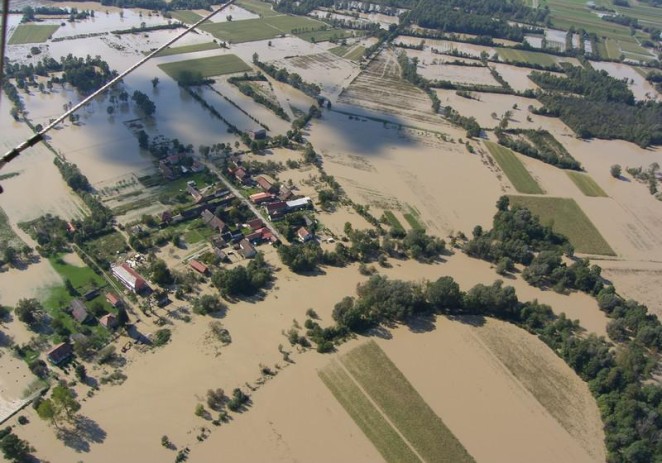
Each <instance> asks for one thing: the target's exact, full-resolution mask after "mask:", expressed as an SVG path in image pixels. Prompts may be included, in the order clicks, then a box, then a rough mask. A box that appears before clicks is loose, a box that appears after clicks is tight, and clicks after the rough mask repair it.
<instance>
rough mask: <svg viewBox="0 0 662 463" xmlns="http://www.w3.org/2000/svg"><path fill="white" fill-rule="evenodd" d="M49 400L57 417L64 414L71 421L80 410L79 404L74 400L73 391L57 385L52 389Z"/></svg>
mask: <svg viewBox="0 0 662 463" xmlns="http://www.w3.org/2000/svg"><path fill="white" fill-rule="evenodd" d="M51 400H52V401H53V406H54V407H55V410H56V411H57V414H58V415H59V416H61V415H62V414H64V415H66V417H67V418H68V419H71V418H73V416H74V414H75V413H76V412H77V411H78V410H80V403H79V402H78V401H77V400H76V398H75V396H74V393H73V391H72V390H71V389H69V388H67V387H66V386H62V385H59V386H56V387H55V388H53V393H52V394H51Z"/></svg>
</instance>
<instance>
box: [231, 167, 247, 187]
mask: <svg viewBox="0 0 662 463" xmlns="http://www.w3.org/2000/svg"><path fill="white" fill-rule="evenodd" d="M234 177H235V178H236V179H237V181H238V182H239V183H241V184H245V183H247V182H248V181H249V180H250V178H251V177H250V175H248V173H247V172H246V171H245V170H244V169H243V168H242V167H240V168H238V169H237V170H235V171H234Z"/></svg>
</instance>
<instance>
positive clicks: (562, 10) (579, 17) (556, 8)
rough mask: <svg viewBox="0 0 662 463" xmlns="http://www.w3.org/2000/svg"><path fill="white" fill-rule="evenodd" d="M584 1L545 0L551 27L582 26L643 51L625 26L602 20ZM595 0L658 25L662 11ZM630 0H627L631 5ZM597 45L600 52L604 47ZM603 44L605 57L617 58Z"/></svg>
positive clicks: (566, 28)
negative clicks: (606, 54)
mask: <svg viewBox="0 0 662 463" xmlns="http://www.w3.org/2000/svg"><path fill="white" fill-rule="evenodd" d="M586 3H587V2H585V1H583V0H548V1H546V2H545V5H546V6H549V8H550V13H551V14H550V18H551V20H552V24H553V25H554V27H555V28H558V29H564V30H568V29H569V28H570V27H571V26H574V27H575V29H584V30H586V31H587V32H589V33H591V32H594V33H595V34H597V36H598V37H601V38H602V37H606V38H608V39H613V40H618V41H619V42H620V46H621V47H622V48H624V49H625V48H626V47H627V48H631V49H633V50H635V51H633V53H639V54H644V55H646V52H645V51H644V49H643V48H642V47H641V46H640V45H639V44H638V43H637V41H636V39H635V38H634V37H632V36H631V35H630V29H629V27H626V26H621V25H619V24H615V23H611V22H607V21H603V20H602V19H600V17H599V16H598V15H597V14H596V13H595V12H592V11H591V10H589V8H588V7H587V5H586ZM596 3H597V4H598V5H600V4H603V5H604V6H607V7H609V8H616V9H617V10H619V11H621V12H622V13H623V14H625V15H627V16H631V17H638V16H640V17H647V18H648V19H649V22H650V23H651V24H658V26H657V27H662V12H661V11H659V9H658V8H651V7H641V6H640V5H637V6H634V5H633V7H632V8H619V7H615V6H614V5H612V3H611V2H609V1H598V2H596ZM633 3H634V2H630V4H631V5H632V4H633ZM636 10H638V11H636ZM650 10H653V11H650ZM655 10H657V11H655ZM635 11H636V12H635ZM653 18H654V19H653ZM625 44H627V45H625ZM599 48H600V51H601V52H603V51H605V50H604V48H603V47H602V46H600V47H599ZM606 48H607V50H608V52H609V53H608V55H609V58H618V55H620V52H619V53H618V54H615V53H614V51H615V50H614V48H613V46H612V47H610V46H609V45H607V47H606Z"/></svg>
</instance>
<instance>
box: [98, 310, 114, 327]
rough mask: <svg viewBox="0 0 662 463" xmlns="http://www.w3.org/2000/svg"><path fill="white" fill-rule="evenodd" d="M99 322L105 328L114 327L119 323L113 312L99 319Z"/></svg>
mask: <svg viewBox="0 0 662 463" xmlns="http://www.w3.org/2000/svg"><path fill="white" fill-rule="evenodd" d="M99 324H100V325H101V326H103V327H104V328H113V327H115V325H117V317H116V316H115V315H113V314H112V313H107V314H106V315H104V316H103V317H101V318H100V319H99Z"/></svg>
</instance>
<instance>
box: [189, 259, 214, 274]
mask: <svg viewBox="0 0 662 463" xmlns="http://www.w3.org/2000/svg"><path fill="white" fill-rule="evenodd" d="M188 264H189V265H190V266H191V268H192V269H193V270H195V271H196V272H198V273H202V274H203V275H206V274H207V272H209V268H208V267H207V266H206V265H205V264H203V263H202V262H200V261H198V260H195V259H191V260H189V261H188Z"/></svg>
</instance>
